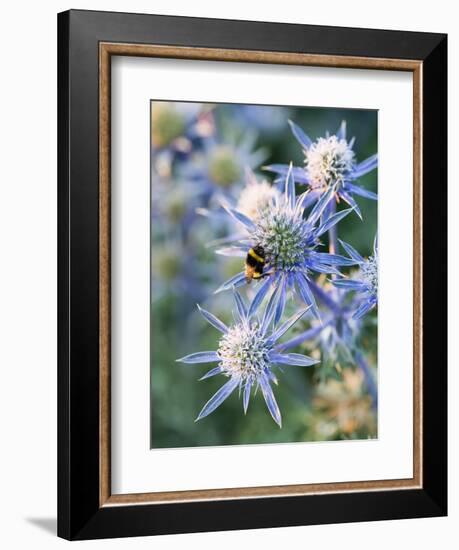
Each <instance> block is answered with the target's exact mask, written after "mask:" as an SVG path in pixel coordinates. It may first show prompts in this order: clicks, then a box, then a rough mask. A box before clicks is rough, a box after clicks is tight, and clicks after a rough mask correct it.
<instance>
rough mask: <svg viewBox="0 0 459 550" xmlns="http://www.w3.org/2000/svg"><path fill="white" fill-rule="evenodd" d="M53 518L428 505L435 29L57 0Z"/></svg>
mask: <svg viewBox="0 0 459 550" xmlns="http://www.w3.org/2000/svg"><path fill="white" fill-rule="evenodd" d="M58 23H59V25H58V32H59V37H58V39H59V60H58V69H59V75H58V86H59V89H58V95H59V107H58V108H59V128H58V130H59V140H58V144H59V145H58V175H59V193H58V194H59V205H58V206H59V246H58V250H59V319H58V320H59V335H58V336H59V338H58V342H59V349H58V356H59V365H58V369H59V370H58V381H59V387H58V393H59V395H58V406H59V424H58V435H59V471H58V476H59V477H58V481H59V495H58V496H59V498H58V533H59V535H60V536H62V537H64V538H67V539H91V538H102V537H122V536H137V535H153V534H163V533H183V532H196V531H211V530H227V529H245V528H260V527H276V526H289V525H307V524H317V523H333V522H350V521H364V520H365V521H367V520H380V519H396V518H413V517H429V516H440V515H445V514H446V509H447V492H446V479H447V478H446V476H447V465H446V456H447V452H446V443H447V437H446V433H447V424H446V410H447V406H446V162H447V159H446V151H447V147H446V134H447V132H446V130H447V124H446V83H447V80H446V79H447V50H446V44H447V41H446V36H445V35H440V34H430V33H412V32H404V31H382V30H368V29H348V28H337V27H315V26H309V25H287V24H277V23H261V22H248V21H227V20H211V19H195V18H185V17H169V16H155V15H138V14H125V13H108V12H89V11H73V10H72V11H69V12H64V13H62V14H59V19H58Z"/></svg>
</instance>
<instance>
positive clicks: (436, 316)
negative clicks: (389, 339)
mask: <svg viewBox="0 0 459 550" xmlns="http://www.w3.org/2000/svg"><path fill="white" fill-rule="evenodd" d="M101 42H114V43H135V44H158V45H174V46H182V47H203V48H217V49H238V50H257V51H271V52H272V51H276V52H296V53H305V54H321V55H330V56H356V57H365V58H382V59H405V60H418V61H420V62H422V94H423V96H422V120H423V128H422V151H423V153H422V155H423V156H422V171H423V173H422V178H423V182H424V184H423V187H424V188H425V189H430V190H433V192H431V193H429V194H428V196H426V197H425V198H424V201H423V203H422V223H423V231H422V280H423V286H422V297H421V299H422V303H423V327H422V331H423V333H422V357H423V369H422V379H423V384H422V434H423V435H422V446H421V449H422V464H423V468H422V487H421V488H416V489H401V490H374V491H362V492H352V493H351V492H348V493H346V492H340V493H336V494H319V495H305V496H282V497H266V498H265V497H264V498H250V499H234V500H231V499H230V500H212V501H193V502H173V503H162V504H158V503H155V504H144V505H141V506H139V505H135V504H133V505H119V506H101V505H100V432H101V428H100V414H99V413H100V391H99V390H100V380H99V353H100V352H99V296H100V288H99V240H98V235H99V221H100V220H99V126H98V125H99V44H100V43H101ZM446 227H447V37H446V35H444V34H431V33H414V32H404V31H387V30H370V29H351V28H337V27H319V26H310V25H292V24H278V23H262V22H250V21H229V20H212V19H201V18H199V19H198V18H189V17H171V16H157V15H139V14H127V13H108V12H95V11H79V10H76V11H74V10H71V11H67V12H63V13H60V14H59V15H58V535H59V536H61V537H63V538H66V539H71V540H81V539H94V538H108V537H125V536H139V535H156V534H171V533H184V532H199V531H219V530H230V529H253V528H264V527H280V526H283V527H285V526H294V525H313V524H319V523H322V524H325V523H327V524H328V523H337V522H356V521H369V520H385V519H398V518H415V517H417V518H419V517H433V516H443V515H446V514H447V330H446V323H447V290H446V281H447V274H446V269H447V231H446Z"/></svg>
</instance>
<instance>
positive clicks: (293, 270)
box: [217, 170, 355, 320]
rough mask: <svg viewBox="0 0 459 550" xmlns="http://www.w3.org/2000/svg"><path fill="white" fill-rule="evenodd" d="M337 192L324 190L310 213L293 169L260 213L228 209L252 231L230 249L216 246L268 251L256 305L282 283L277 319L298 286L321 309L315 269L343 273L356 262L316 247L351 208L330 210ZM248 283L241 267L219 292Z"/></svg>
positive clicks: (232, 252)
mask: <svg viewBox="0 0 459 550" xmlns="http://www.w3.org/2000/svg"><path fill="white" fill-rule="evenodd" d="M333 192H334V191H333V189H332V188H330V189H329V190H328V191H327V192H326V193H324V194H323V195H322V196H321V197H320V199H319V200H318V201H317V203H316V204H315V206H314V208H312V210H311V212H310V213H309V216H308V217H305V216H304V211H305V202H306V201H307V199H308V194H309V191H307V192H306V193H304V194H303V195H301V196H299V197H296V193H295V184H294V181H293V173H292V170H289V172H288V173H287V175H286V177H285V186H284V193H282V194H280V193H279V194H278V195H275V196H274V197H273V198H272V200H271V203H270V205H269V206H268V207H266V208H265V209H263V210H262V211H258V214H259V215H257V216H256V217H253V216H252V217H251V218H250V217H248V216H246V215H245V214H244V213H242V212H241V211H240V210H235V209H231V208H227V211H228V213H229V214H230V215H231V216H232V217H233V218H234V219H235V220H236V221H238V222H239V223H240V224H241V225H242V226H243V227H244V228H245V230H246V233H248V235H245V236H244V237H243V238H241V239H238V240H236V241H235V242H233V243H232V244H231V245H230V246H229V247H225V248H222V249H219V250H217V253H219V254H223V255H226V256H242V257H245V256H246V255H247V253H248V251H249V250H250V249H251V248H254V247H261V249H262V250H263V252H264V273H263V276H264V278H265V281H264V282H263V283H261V285H260V286H259V289H258V292H257V294H256V296H255V298H254V307H257V306H258V305H259V303H260V302H261V301H262V300H263V298H264V297H265V296H266V294H267V292H268V290H269V287H270V286H271V285H272V286H274V288H277V287H281V292H280V293H279V309H278V312H277V314H276V319H277V320H279V318H280V316H281V315H282V311H283V306H284V305H285V293H286V291H287V289H288V288H294V287H296V288H297V290H298V293H299V295H300V297H301V298H302V300H303V301H304V303H305V304H306V305H308V306H312V309H313V311H315V312H316V313H317V308H316V305H315V301H314V298H313V296H312V293H311V291H310V289H309V280H310V275H311V273H312V272H316V273H335V274H340V272H339V271H338V269H337V268H338V266H343V265H354V264H355V261H354V260H353V259H349V258H345V257H344V256H340V255H337V254H329V253H326V252H319V251H318V250H317V249H318V248H319V247H320V246H321V244H322V243H321V241H320V237H321V236H322V235H323V234H324V233H326V232H327V231H328V230H329V229H330V228H332V227H334V225H335V224H337V223H338V222H339V221H340V220H342V219H343V218H344V217H345V216H347V214H349V212H351V210H352V209H346V210H340V211H339V212H336V213H334V214H328V213H327V212H325V210H326V207H327V204H328V202H329V200H330V198H331V195H332V193H333ZM245 281H246V275H245V271H241V272H240V273H238V274H237V275H235V276H234V277H232V278H231V279H230V280H228V281H226V282H225V283H224V284H223V285H222V286H221V287H220V288H219V289H218V291H221V290H226V289H230V288H231V287H232V286H239V285H242V284H244V282H245ZM218 291H217V292H218Z"/></svg>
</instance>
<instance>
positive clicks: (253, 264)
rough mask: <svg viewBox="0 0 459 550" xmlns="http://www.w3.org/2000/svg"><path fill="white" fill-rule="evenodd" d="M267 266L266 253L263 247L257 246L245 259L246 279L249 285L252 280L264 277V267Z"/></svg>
mask: <svg viewBox="0 0 459 550" xmlns="http://www.w3.org/2000/svg"><path fill="white" fill-rule="evenodd" d="M264 265H265V251H264V250H263V247H261V246H259V245H257V246H254V247H253V248H251V249H250V250H249V251H248V252H247V257H246V259H245V279H246V281H247V282H248V283H250V282H251V280H252V279H261V278H262V277H264V274H263V267H264Z"/></svg>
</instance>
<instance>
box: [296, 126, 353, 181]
mask: <svg viewBox="0 0 459 550" xmlns="http://www.w3.org/2000/svg"><path fill="white" fill-rule="evenodd" d="M354 156H355V155H354V151H353V150H352V147H351V146H350V145H349V143H348V142H347V141H346V140H345V139H339V138H338V137H337V136H335V135H334V136H328V137H326V138H323V137H321V138H319V139H318V140H317V141H315V142H314V143H312V144H311V146H310V147H309V149H305V150H304V165H305V170H306V172H307V174H308V177H309V182H310V183H309V185H310V186H311V188H312V189H317V190H319V191H320V190H324V189H327V188H328V187H329V186H330V185H334V184H337V185H338V186H339V185H342V184H343V183H344V182H345V181H346V179H348V178H349V176H350V175H351V173H352V170H353V168H354V165H355V161H354Z"/></svg>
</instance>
